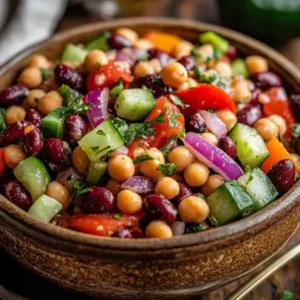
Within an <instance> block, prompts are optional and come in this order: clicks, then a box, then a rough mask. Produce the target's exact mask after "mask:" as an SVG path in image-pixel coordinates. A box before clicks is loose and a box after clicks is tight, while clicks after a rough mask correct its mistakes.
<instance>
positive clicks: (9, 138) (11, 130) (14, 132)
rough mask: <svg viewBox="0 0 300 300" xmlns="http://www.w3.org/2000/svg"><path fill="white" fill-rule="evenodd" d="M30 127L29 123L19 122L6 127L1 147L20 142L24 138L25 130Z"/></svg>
mask: <svg viewBox="0 0 300 300" xmlns="http://www.w3.org/2000/svg"><path fill="white" fill-rule="evenodd" d="M28 125H30V122H28V121H18V122H16V123H14V124H11V125H9V126H8V127H6V128H5V129H4V131H3V132H2V134H1V136H0V147H5V146H8V145H10V144H13V143H17V142H19V141H20V140H21V139H22V138H23V137H24V129H25V128H26V127H27V126H28Z"/></svg>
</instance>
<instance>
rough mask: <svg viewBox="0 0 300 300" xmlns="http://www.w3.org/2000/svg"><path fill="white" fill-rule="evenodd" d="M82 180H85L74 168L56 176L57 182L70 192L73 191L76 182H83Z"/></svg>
mask: <svg viewBox="0 0 300 300" xmlns="http://www.w3.org/2000/svg"><path fill="white" fill-rule="evenodd" d="M82 179H83V178H82V175H81V174H80V173H78V172H77V170H75V169H74V168H72V167H70V168H68V169H66V170H64V171H63V172H60V173H59V174H58V175H57V176H56V180H57V181H58V182H59V183H61V184H62V185H64V186H65V187H66V188H67V189H68V191H69V192H71V191H72V187H73V185H74V182H75V181H76V180H82Z"/></svg>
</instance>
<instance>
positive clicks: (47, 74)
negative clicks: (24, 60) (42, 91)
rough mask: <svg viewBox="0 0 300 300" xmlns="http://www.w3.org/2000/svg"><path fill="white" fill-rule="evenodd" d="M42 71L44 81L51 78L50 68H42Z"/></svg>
mask: <svg viewBox="0 0 300 300" xmlns="http://www.w3.org/2000/svg"><path fill="white" fill-rule="evenodd" d="M40 71H41V73H42V78H43V81H45V80H47V79H49V77H50V76H51V72H50V71H49V70H48V69H45V68H40Z"/></svg>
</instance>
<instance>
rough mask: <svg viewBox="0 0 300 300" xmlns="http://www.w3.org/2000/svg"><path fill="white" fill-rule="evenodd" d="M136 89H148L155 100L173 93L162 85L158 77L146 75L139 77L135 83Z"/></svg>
mask: <svg viewBox="0 0 300 300" xmlns="http://www.w3.org/2000/svg"><path fill="white" fill-rule="evenodd" d="M136 83H137V86H138V87H142V86H143V85H144V86H146V87H147V88H148V89H150V90H151V91H152V93H153V95H154V97H155V98H159V97H160V96H164V95H167V94H171V93H173V88H171V87H169V86H166V85H164V83H163V82H162V80H161V77H160V75H156V74H155V75H147V76H145V77H140V78H138V79H137V81H136Z"/></svg>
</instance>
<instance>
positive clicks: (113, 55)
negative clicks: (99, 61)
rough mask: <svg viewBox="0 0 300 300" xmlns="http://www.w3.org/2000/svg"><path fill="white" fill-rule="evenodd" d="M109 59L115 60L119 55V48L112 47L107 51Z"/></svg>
mask: <svg viewBox="0 0 300 300" xmlns="http://www.w3.org/2000/svg"><path fill="white" fill-rule="evenodd" d="M105 54H106V57H107V59H108V61H112V60H115V59H116V57H117V50H115V49H112V50H109V51H108V52H106V53H105Z"/></svg>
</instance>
